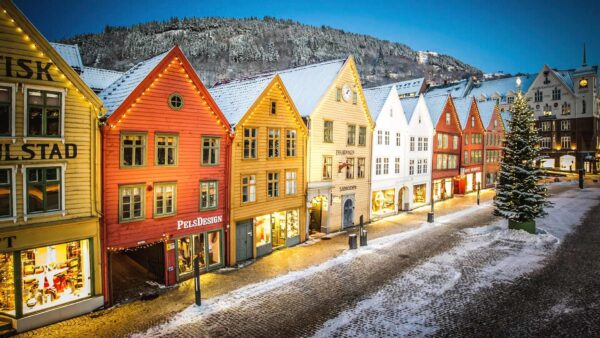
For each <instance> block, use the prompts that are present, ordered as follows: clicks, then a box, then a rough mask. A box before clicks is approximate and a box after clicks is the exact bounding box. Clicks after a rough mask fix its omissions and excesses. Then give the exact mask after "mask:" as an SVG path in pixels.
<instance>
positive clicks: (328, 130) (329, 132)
mask: <svg viewBox="0 0 600 338" xmlns="http://www.w3.org/2000/svg"><path fill="white" fill-rule="evenodd" d="M328 124H329V126H328ZM327 136H329V137H327ZM323 143H333V120H323Z"/></svg>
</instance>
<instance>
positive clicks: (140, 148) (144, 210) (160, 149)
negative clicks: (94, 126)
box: [99, 46, 231, 301]
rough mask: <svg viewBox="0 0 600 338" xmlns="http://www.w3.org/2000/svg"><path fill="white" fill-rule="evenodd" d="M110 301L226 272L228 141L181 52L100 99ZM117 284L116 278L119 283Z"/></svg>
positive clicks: (137, 71) (133, 73)
mask: <svg viewBox="0 0 600 338" xmlns="http://www.w3.org/2000/svg"><path fill="white" fill-rule="evenodd" d="M99 96H100V98H101V99H102V100H103V102H104V104H105V107H106V108H107V110H108V112H107V114H106V115H107V118H106V120H105V123H104V125H103V127H102V136H103V140H102V147H103V170H104V171H103V188H104V189H103V190H104V191H103V197H104V198H103V199H104V203H103V209H104V210H103V213H104V218H103V230H102V235H103V238H102V239H103V241H102V242H103V246H104V250H103V252H104V257H103V258H104V263H105V264H103V268H104V270H105V271H104V272H105V274H104V275H105V279H106V280H105V282H106V283H105V285H109V286H110V289H109V290H106V291H107V292H106V293H105V294H106V295H110V298H108V299H107V301H110V300H115V299H120V298H121V297H126V296H127V292H126V291H127V290H132V289H133V290H136V292H137V291H143V290H142V289H141V288H143V287H144V285H147V283H145V282H146V281H147V280H152V281H155V282H157V283H159V284H165V285H172V284H175V283H176V282H177V281H179V280H181V279H184V278H187V277H189V276H191V274H192V271H193V266H192V260H193V258H194V257H196V256H199V257H200V262H201V264H202V267H203V269H204V270H210V269H213V268H218V267H221V266H223V265H224V263H225V262H226V257H225V255H226V253H227V248H226V245H227V244H226V243H228V240H227V237H228V234H227V229H226V226H225V225H226V224H228V214H229V212H228V209H229V208H228V203H229V202H228V201H229V197H228V191H229V189H228V184H229V182H228V177H229V175H228V173H229V158H230V156H229V153H230V144H231V139H230V131H231V127H230V126H229V124H228V122H227V120H226V119H225V117H224V116H223V114H222V112H221V111H220V110H219V108H218V106H217V105H216V103H215V102H214V101H213V99H212V98H211V96H210V94H209V93H208V91H207V90H206V88H205V87H204V85H203V84H202V82H201V80H200V79H199V77H198V75H197V74H196V72H195V71H194V69H193V68H192V66H191V64H190V63H189V61H188V60H187V59H186V57H185V56H184V54H183V52H182V51H181V49H180V48H179V47H177V46H176V47H174V48H173V49H171V50H170V51H169V52H166V53H164V54H161V55H158V56H156V57H154V58H152V59H149V60H146V61H143V62H140V63H139V64H137V65H135V66H134V67H133V68H131V69H130V70H129V71H127V72H125V73H124V74H123V76H122V77H121V78H120V79H118V80H117V81H115V82H114V83H113V84H111V85H110V86H109V87H107V88H106V89H105V90H103V91H102V92H101V93H100V94H99ZM113 276H114V277H113Z"/></svg>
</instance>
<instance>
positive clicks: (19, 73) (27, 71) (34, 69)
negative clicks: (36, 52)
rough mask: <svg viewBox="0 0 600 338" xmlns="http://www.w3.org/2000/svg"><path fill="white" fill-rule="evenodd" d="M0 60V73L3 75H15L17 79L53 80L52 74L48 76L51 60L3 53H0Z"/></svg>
mask: <svg viewBox="0 0 600 338" xmlns="http://www.w3.org/2000/svg"><path fill="white" fill-rule="evenodd" d="M0 62H2V63H4V73H0V74H2V75H3V76H6V77H16V78H18V79H35V80H47V81H54V79H52V76H50V67H52V63H51V62H42V61H34V60H28V59H21V58H19V59H15V58H13V57H11V56H3V55H0ZM44 78H45V79H44Z"/></svg>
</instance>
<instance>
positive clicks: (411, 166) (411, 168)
mask: <svg viewBox="0 0 600 338" xmlns="http://www.w3.org/2000/svg"><path fill="white" fill-rule="evenodd" d="M408 174H409V175H414V174H415V160H409V161H408Z"/></svg>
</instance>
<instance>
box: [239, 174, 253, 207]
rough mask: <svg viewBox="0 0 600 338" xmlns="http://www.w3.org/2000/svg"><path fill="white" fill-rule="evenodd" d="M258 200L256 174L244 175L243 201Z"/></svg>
mask: <svg viewBox="0 0 600 338" xmlns="http://www.w3.org/2000/svg"><path fill="white" fill-rule="evenodd" d="M255 201H256V176H254V175H247V176H242V203H248V202H255Z"/></svg>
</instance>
